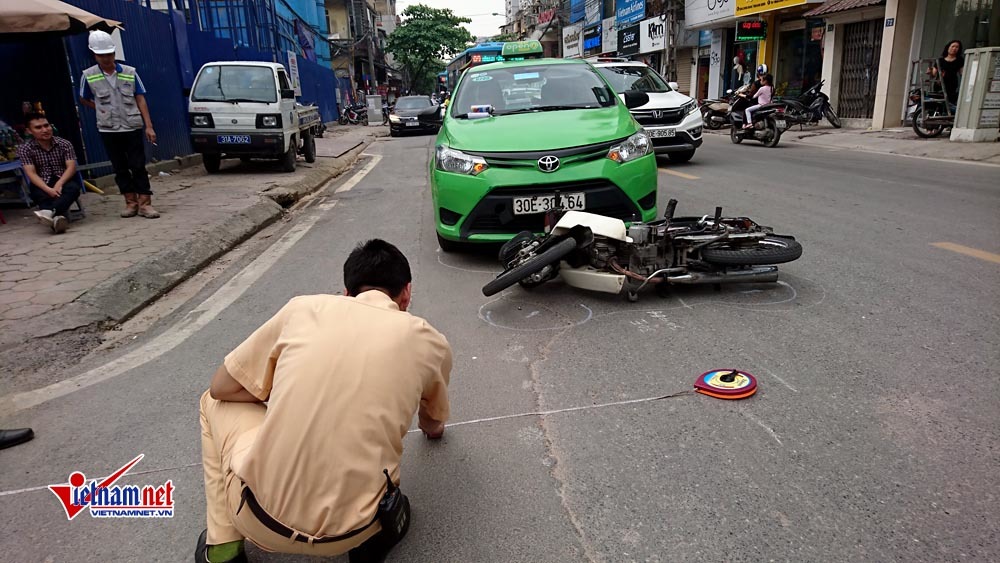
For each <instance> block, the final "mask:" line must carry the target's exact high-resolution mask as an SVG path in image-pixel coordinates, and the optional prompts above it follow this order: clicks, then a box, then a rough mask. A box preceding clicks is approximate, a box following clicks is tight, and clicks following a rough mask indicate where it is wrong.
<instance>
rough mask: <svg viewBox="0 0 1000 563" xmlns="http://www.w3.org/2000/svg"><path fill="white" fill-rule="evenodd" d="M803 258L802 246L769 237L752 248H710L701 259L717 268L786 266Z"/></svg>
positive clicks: (783, 239)
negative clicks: (787, 263)
mask: <svg viewBox="0 0 1000 563" xmlns="http://www.w3.org/2000/svg"><path fill="white" fill-rule="evenodd" d="M800 256H802V245H801V244H799V243H798V241H795V240H792V239H790V238H783V237H774V236H768V237H765V238H764V239H763V240H761V241H760V242H759V243H758V244H757V245H755V246H753V247H750V248H727V247H725V246H714V247H712V246H710V247H707V248H705V249H703V250H702V251H701V257H702V258H703V259H704V260H705V261H706V262H708V263H710V264H715V265H717V266H760V265H768V264H784V263H786V262H791V261H792V260H797V259H798V258H799V257H800Z"/></svg>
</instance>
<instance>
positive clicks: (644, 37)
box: [639, 17, 667, 53]
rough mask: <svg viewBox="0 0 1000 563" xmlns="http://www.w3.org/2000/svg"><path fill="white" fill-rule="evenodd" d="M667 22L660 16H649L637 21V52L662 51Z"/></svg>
mask: <svg viewBox="0 0 1000 563" xmlns="http://www.w3.org/2000/svg"><path fill="white" fill-rule="evenodd" d="M666 30H667V22H666V20H661V19H660V18H658V17H656V18H649V19H648V20H643V21H642V22H640V23H639V52H640V53H653V52H655V51H662V50H663V45H664V40H665V39H666V37H667V34H666Z"/></svg>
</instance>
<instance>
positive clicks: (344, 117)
mask: <svg viewBox="0 0 1000 563" xmlns="http://www.w3.org/2000/svg"><path fill="white" fill-rule="evenodd" d="M337 123H339V124H341V125H347V115H344V114H341V116H340V117H339V118H338V119H337Z"/></svg>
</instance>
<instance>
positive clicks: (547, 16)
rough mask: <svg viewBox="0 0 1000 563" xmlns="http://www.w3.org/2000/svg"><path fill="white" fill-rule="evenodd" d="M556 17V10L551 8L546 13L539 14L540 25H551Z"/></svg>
mask: <svg viewBox="0 0 1000 563" xmlns="http://www.w3.org/2000/svg"><path fill="white" fill-rule="evenodd" d="M555 15H556V9H555V8H549V9H548V10H545V11H544V12H542V13H540V14H538V23H549V22H550V21H552V17H553V16H555Z"/></svg>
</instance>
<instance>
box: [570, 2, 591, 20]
mask: <svg viewBox="0 0 1000 563" xmlns="http://www.w3.org/2000/svg"><path fill="white" fill-rule="evenodd" d="M586 16H587V7H586V4H585V3H584V0H571V1H570V3H569V22H570V23H576V22H578V21H580V20H582V19H583V18H585V17H586Z"/></svg>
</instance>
